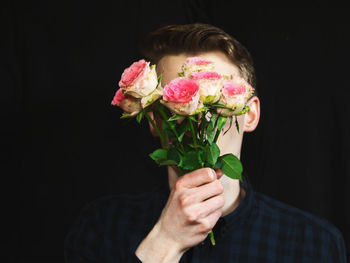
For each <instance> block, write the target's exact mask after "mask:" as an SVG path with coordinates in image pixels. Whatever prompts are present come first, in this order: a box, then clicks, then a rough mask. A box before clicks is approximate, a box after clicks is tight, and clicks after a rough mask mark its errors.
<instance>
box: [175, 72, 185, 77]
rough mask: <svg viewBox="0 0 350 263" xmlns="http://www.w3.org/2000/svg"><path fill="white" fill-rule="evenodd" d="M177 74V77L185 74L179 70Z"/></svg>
mask: <svg viewBox="0 0 350 263" xmlns="http://www.w3.org/2000/svg"><path fill="white" fill-rule="evenodd" d="M177 75H179V77H184V76H185V75H184V73H183V72H179V73H177Z"/></svg>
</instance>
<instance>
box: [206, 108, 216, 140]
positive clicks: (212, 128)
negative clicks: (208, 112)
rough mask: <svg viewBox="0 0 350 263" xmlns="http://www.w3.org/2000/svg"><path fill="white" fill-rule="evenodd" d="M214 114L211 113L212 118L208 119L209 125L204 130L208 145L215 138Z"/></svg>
mask: <svg viewBox="0 0 350 263" xmlns="http://www.w3.org/2000/svg"><path fill="white" fill-rule="evenodd" d="M216 117H217V114H216V113H212V116H211V118H210V122H209V125H208V127H207V130H206V135H207V140H208V141H209V143H212V142H213V140H214V137H215V123H216Z"/></svg>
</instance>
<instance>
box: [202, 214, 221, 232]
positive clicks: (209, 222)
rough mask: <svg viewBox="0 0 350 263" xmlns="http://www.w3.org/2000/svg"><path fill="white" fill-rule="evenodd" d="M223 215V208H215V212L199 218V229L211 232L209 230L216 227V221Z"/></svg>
mask: <svg viewBox="0 0 350 263" xmlns="http://www.w3.org/2000/svg"><path fill="white" fill-rule="evenodd" d="M221 215H222V211H221V208H220V209H217V210H215V211H214V212H213V213H211V214H209V215H208V216H207V217H205V218H201V219H200V220H199V228H200V229H199V231H200V232H203V233H207V234H209V232H210V231H211V230H212V229H213V228H214V226H215V224H216V222H217V221H218V220H219V218H220V217H221Z"/></svg>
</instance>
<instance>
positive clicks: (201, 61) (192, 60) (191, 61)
mask: <svg viewBox="0 0 350 263" xmlns="http://www.w3.org/2000/svg"><path fill="white" fill-rule="evenodd" d="M213 70H214V65H213V63H212V62H211V61H209V60H207V59H205V58H202V57H189V58H187V59H186V61H185V63H184V64H183V65H182V73H183V76H184V77H186V78H188V77H189V76H190V75H191V73H193V72H200V71H213Z"/></svg>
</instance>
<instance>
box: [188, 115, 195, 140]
mask: <svg viewBox="0 0 350 263" xmlns="http://www.w3.org/2000/svg"><path fill="white" fill-rule="evenodd" d="M188 121H189V122H190V127H191V131H192V138H193V145H194V146H197V135H196V132H195V131H194V127H193V123H192V120H191V119H190V118H188Z"/></svg>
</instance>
